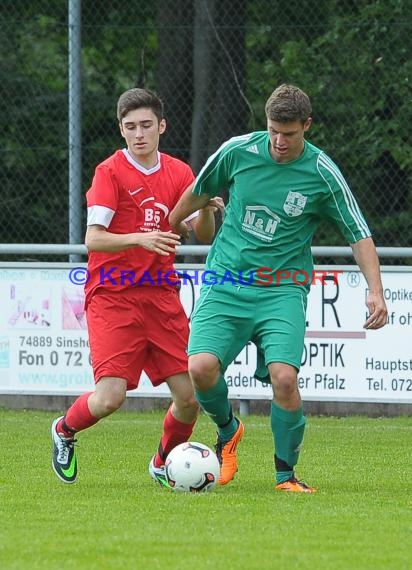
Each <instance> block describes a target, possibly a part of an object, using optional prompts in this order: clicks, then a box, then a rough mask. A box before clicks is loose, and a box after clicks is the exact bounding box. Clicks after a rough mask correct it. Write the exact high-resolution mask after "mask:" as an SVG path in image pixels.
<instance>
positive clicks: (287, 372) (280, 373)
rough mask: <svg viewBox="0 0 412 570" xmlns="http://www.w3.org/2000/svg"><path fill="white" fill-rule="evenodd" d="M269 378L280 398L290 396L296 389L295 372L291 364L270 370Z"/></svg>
mask: <svg viewBox="0 0 412 570" xmlns="http://www.w3.org/2000/svg"><path fill="white" fill-rule="evenodd" d="M270 378H271V381H272V386H273V389H274V391H275V394H277V395H278V396H281V397H282V399H288V398H289V397H292V396H293V395H294V394H295V392H296V389H297V383H296V372H295V369H294V368H292V367H291V366H280V367H276V369H274V370H273V369H272V370H270Z"/></svg>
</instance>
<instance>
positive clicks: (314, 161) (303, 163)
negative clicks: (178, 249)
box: [193, 131, 371, 285]
mask: <svg viewBox="0 0 412 570" xmlns="http://www.w3.org/2000/svg"><path fill="white" fill-rule="evenodd" d="M269 144H270V141H269V135H268V133H267V131H259V132H254V133H251V134H247V135H244V136H239V137H234V138H232V139H230V140H229V141H227V142H225V143H224V144H222V146H221V147H220V148H219V149H218V150H217V151H216V152H215V153H214V154H213V155H212V156H210V158H209V159H208V160H207V162H206V164H205V165H204V167H203V168H202V170H201V171H200V173H199V175H198V176H197V178H196V182H195V185H194V188H193V193H194V194H197V195H200V194H204V193H206V194H209V195H210V196H215V195H216V194H219V193H220V192H221V191H222V190H223V189H225V188H226V189H228V191H229V202H228V204H227V207H226V212H225V218H224V222H223V224H222V226H221V228H220V230H219V233H218V234H217V236H216V238H215V240H214V243H213V245H212V247H211V250H210V252H209V255H208V258H207V262H206V269H207V270H209V271H211V272H213V274H214V275H215V276H216V277H217V278H218V279H219V282H224V281H225V279H227V281H233V280H234V281H236V280H237V279H239V280H240V282H244V283H245V284H246V283H248V284H250V285H255V284H257V285H276V284H280V283H281V284H284V283H296V281H298V282H304V281H305V275H307V276H309V282H308V280H306V284H308V285H310V281H311V275H312V271H313V260H312V254H311V242H312V237H313V234H314V232H315V230H316V228H317V227H318V225H319V224H320V222H321V221H322V220H324V219H329V220H332V221H333V222H335V223H336V224H337V225H338V226H339V228H340V229H341V231H342V233H343V234H344V236H345V238H346V239H347V240H348V242H349V243H354V242H356V241H359V240H360V239H363V238H366V237H369V236H370V235H371V234H370V231H369V228H368V226H367V224H366V222H365V219H364V217H363V215H362V213H361V211H360V209H359V206H358V204H357V202H356V200H355V198H354V196H353V194H352V192H351V191H350V189H349V187H348V185H347V183H346V181H345V179H344V177H343V176H342V173H341V172H340V170H339V168H338V167H337V166H336V164H335V163H334V162H333V161H332V160H331V159H330V158H329V157H328V156H327V155H326V154H325V153H324V152H323V151H322V150H320V149H319V148H317V147H315V146H314V145H312V144H310V143H309V142H307V141H304V151H303V153H302V154H301V155H300V156H299V157H298V158H297V159H295V160H293V161H290V162H287V163H278V162H276V161H275V160H274V159H273V158H272V157H271V155H270V152H269ZM230 275H231V276H232V277H233V279H230V277H229V276H230ZM262 275H263V278H261V277H262Z"/></svg>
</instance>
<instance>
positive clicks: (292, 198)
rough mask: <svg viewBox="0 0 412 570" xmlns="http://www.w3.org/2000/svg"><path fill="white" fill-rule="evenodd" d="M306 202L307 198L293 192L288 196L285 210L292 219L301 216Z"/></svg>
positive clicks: (284, 206) (284, 205)
mask: <svg viewBox="0 0 412 570" xmlns="http://www.w3.org/2000/svg"><path fill="white" fill-rule="evenodd" d="M306 202H307V198H306V196H303V194H301V193H300V192H294V191H293V190H291V191H290V192H289V194H288V195H287V196H286V200H285V203H284V204H283V210H284V211H285V212H286V214H287V215H288V216H291V217H292V218H294V217H295V216H300V215H301V214H302V212H303V210H304V208H305V205H306Z"/></svg>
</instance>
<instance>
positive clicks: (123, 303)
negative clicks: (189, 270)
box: [87, 287, 189, 390]
mask: <svg viewBox="0 0 412 570" xmlns="http://www.w3.org/2000/svg"><path fill="white" fill-rule="evenodd" d="M87 327H88V332H89V343H90V353H91V359H92V366H93V373H94V379H95V382H98V381H99V380H100V378H103V377H107V376H111V377H115V378H125V379H126V380H127V388H128V390H133V389H134V388H137V386H138V384H139V379H140V375H141V373H142V370H144V371H145V372H146V374H147V375H148V377H149V379H150V381H151V382H152V384H153V386H158V385H159V384H161V383H162V382H164V381H165V379H167V378H169V377H170V376H173V375H174V374H179V373H181V372H187V354H186V348H187V341H188V337H189V324H188V319H187V316H186V313H185V310H184V309H183V306H182V304H181V302H180V297H179V293H178V291H176V290H175V289H166V288H164V287H139V288H138V287H136V288H130V289H127V290H126V291H121V292H119V293H116V292H113V291H110V292H106V291H104V289H100V290H98V291H96V293H95V294H94V295H93V297H92V298H91V300H90V303H89V305H88V307H87Z"/></svg>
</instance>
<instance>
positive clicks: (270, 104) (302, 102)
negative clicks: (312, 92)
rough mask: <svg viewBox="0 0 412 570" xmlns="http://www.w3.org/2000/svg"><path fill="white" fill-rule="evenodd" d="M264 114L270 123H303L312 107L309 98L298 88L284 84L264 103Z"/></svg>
mask: <svg viewBox="0 0 412 570" xmlns="http://www.w3.org/2000/svg"><path fill="white" fill-rule="evenodd" d="M265 112H266V116H267V118H268V119H270V120H271V121H277V122H279V123H289V122H292V121H302V122H305V121H306V120H307V119H308V118H309V117H310V116H311V114H312V106H311V104H310V99H309V97H308V96H307V95H306V93H304V92H303V91H302V90H301V89H299V87H295V86H294V85H287V84H286V83H284V84H283V85H280V86H279V87H277V88H276V89H275V90H274V91H273V93H272V94H271V96H270V97H269V99H268V100H267V101H266V105H265Z"/></svg>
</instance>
